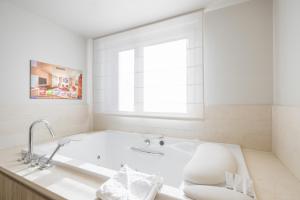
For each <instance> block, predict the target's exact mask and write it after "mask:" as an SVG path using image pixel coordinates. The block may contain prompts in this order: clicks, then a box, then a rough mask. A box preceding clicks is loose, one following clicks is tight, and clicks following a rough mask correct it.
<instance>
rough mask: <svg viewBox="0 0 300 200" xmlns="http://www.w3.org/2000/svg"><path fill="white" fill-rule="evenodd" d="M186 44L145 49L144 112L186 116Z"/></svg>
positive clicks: (183, 41)
mask: <svg viewBox="0 0 300 200" xmlns="http://www.w3.org/2000/svg"><path fill="white" fill-rule="evenodd" d="M186 49H187V48H186V40H178V41H173V42H168V43H162V44H158V45H153V46H147V47H145V48H144V111H145V112H157V113H186V111H187V110H186V109H187V108H186V104H187V97H186V96H187V93H186V68H187V66H186V64H187V62H186Z"/></svg>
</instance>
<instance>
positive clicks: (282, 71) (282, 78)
mask: <svg viewBox="0 0 300 200" xmlns="http://www.w3.org/2000/svg"><path fill="white" fill-rule="evenodd" d="M274 9H275V18H274V20H275V21H274V23H275V51H274V54H275V65H274V68H275V73H274V79H275V82H274V104H277V105H297V106H299V105H300V92H299V85H300V78H299V74H300V66H299V65H300V37H299V36H300V12H299V9H300V1H297V0H286V1H280V0H275V7H274Z"/></svg>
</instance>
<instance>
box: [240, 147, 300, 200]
mask: <svg viewBox="0 0 300 200" xmlns="http://www.w3.org/2000/svg"><path fill="white" fill-rule="evenodd" d="M243 152H244V156H245V159H246V162H247V165H248V168H249V171H250V174H251V176H252V178H253V180H254V184H255V189H256V193H257V197H258V200H300V180H298V179H297V178H296V177H295V176H294V175H293V174H292V173H291V172H290V171H289V170H288V169H287V168H286V167H285V166H284V165H283V163H282V162H281V161H280V160H279V159H278V158H277V157H276V156H275V155H274V154H273V153H270V152H262V151H255V150H249V149H243ZM299 158H300V157H299Z"/></svg>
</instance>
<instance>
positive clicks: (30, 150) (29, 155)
mask: <svg viewBox="0 0 300 200" xmlns="http://www.w3.org/2000/svg"><path fill="white" fill-rule="evenodd" d="M39 123H43V124H45V126H46V128H47V129H48V130H49V132H50V134H51V136H52V138H53V137H54V133H53V130H52V128H51V127H50V124H49V122H48V121H47V120H45V119H40V120H36V121H34V122H32V124H31V125H30V128H29V141H28V152H27V154H26V156H25V162H24V163H25V164H28V163H31V161H32V160H33V131H32V130H33V127H34V126H35V125H36V124H39Z"/></svg>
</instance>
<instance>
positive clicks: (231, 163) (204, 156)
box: [183, 143, 237, 185]
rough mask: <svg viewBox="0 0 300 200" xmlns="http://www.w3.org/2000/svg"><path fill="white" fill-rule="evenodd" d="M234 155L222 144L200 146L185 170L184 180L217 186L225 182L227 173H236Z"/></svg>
mask: <svg viewBox="0 0 300 200" xmlns="http://www.w3.org/2000/svg"><path fill="white" fill-rule="evenodd" d="M236 170H237V164H236V160H235V158H234V156H233V155H232V153H231V152H230V151H229V150H228V149H227V148H226V147H225V146H223V145H221V144H212V143H204V144H200V145H199V146H198V148H197V150H196V152H195V153H194V155H193V157H192V159H191V160H190V161H189V162H188V163H187V165H186V166H185V167H184V170H183V177H184V180H185V181H187V182H190V183H193V184H203V185H216V184H220V183H224V182H225V172H226V171H228V172H231V173H235V172H236Z"/></svg>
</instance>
